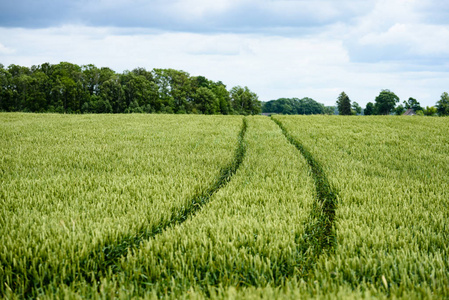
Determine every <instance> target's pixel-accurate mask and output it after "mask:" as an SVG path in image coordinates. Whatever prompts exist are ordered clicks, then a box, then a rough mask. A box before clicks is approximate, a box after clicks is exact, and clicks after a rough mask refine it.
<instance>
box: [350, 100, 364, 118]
mask: <svg viewBox="0 0 449 300" xmlns="http://www.w3.org/2000/svg"><path fill="white" fill-rule="evenodd" d="M352 110H353V112H354V113H355V114H356V115H360V114H361V113H362V108H361V107H360V105H359V104H358V103H357V102H352Z"/></svg>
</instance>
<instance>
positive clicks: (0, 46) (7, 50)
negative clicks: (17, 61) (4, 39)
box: [0, 43, 15, 55]
mask: <svg viewBox="0 0 449 300" xmlns="http://www.w3.org/2000/svg"><path fill="white" fill-rule="evenodd" d="M14 52H15V50H14V49H11V48H8V47H6V46H4V45H3V44H2V43H0V55H1V54H13V53H14Z"/></svg>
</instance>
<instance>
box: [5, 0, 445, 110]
mask: <svg viewBox="0 0 449 300" xmlns="http://www.w3.org/2000/svg"><path fill="white" fill-rule="evenodd" d="M60 61H68V62H72V63H76V64H79V65H83V64H89V63H93V64H95V65H96V66H97V67H110V68H112V69H114V70H115V71H117V72H122V71H124V70H126V69H128V70H131V69H134V68H136V67H144V68H146V69H148V70H151V69H152V68H174V69H178V70H184V71H186V72H188V73H190V74H191V75H203V76H206V77H207V78H209V79H212V80H215V81H218V80H221V81H223V82H224V83H225V84H226V85H227V86H228V88H231V87H232V86H235V85H241V86H248V87H249V88H250V89H251V90H252V91H254V92H255V93H257V94H258V95H259V98H260V100H263V101H268V100H271V99H277V98H280V97H298V98H302V97H311V98H313V99H315V100H317V101H319V102H321V103H324V104H326V105H334V104H335V101H336V98H337V97H338V94H339V93H340V92H342V91H345V92H346V93H347V94H348V95H349V97H350V99H351V100H352V101H356V102H358V103H359V104H361V105H362V106H364V105H365V104H366V103H367V102H369V101H372V102H374V98H375V97H376V96H377V95H378V94H379V92H380V91H381V90H382V89H390V90H391V91H393V92H395V93H396V94H397V95H398V96H399V97H400V98H401V101H403V100H406V99H408V98H409V97H414V98H416V99H418V101H419V102H420V103H421V105H424V106H426V105H428V106H431V105H435V103H436V101H438V100H439V98H440V95H441V94H442V93H443V92H445V91H446V92H449V1H447V0H364V1H361V0H340V1H336V0H315V1H311V0H213V1H212V0H40V1H36V0H0V63H2V64H3V65H5V66H8V65H9V64H19V65H23V66H32V65H39V64H42V63H44V62H50V63H59V62H60Z"/></svg>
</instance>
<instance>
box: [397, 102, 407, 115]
mask: <svg viewBox="0 0 449 300" xmlns="http://www.w3.org/2000/svg"><path fill="white" fill-rule="evenodd" d="M404 102H405V101H404ZM404 111H405V108H404V106H402V104H399V105H398V106H397V107H396V108H395V109H394V113H395V114H396V115H397V116H400V115H402V114H403V113H404Z"/></svg>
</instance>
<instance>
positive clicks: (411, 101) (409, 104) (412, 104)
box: [403, 97, 423, 111]
mask: <svg viewBox="0 0 449 300" xmlns="http://www.w3.org/2000/svg"><path fill="white" fill-rule="evenodd" d="M403 103H404V107H405V109H413V110H414V111H418V110H423V109H422V107H421V105H420V104H419V102H418V101H417V100H416V99H415V98H412V97H410V98H408V100H407V101H404V102H403Z"/></svg>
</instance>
